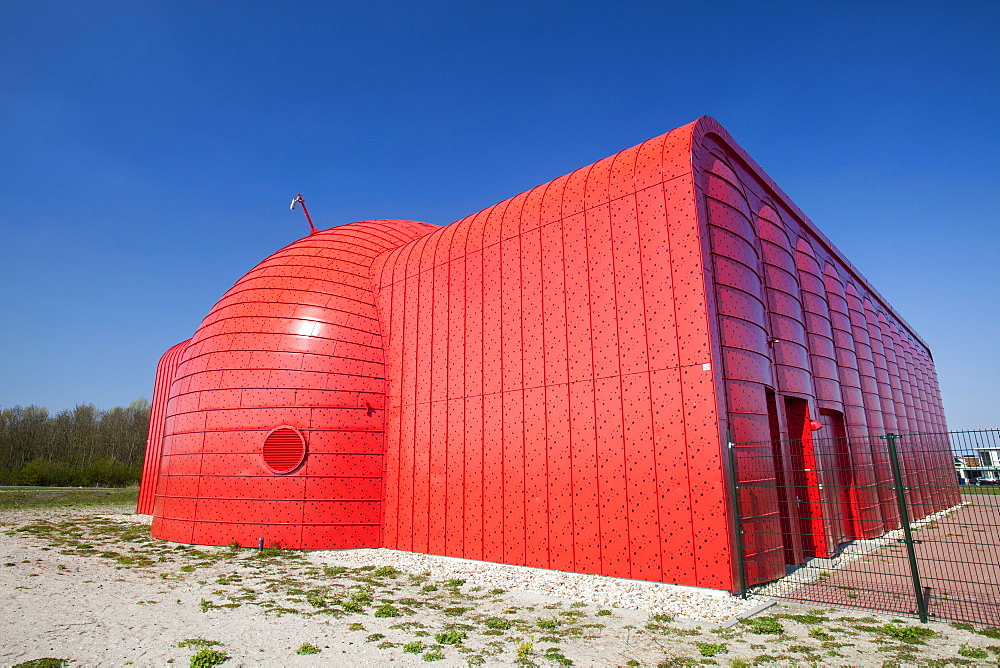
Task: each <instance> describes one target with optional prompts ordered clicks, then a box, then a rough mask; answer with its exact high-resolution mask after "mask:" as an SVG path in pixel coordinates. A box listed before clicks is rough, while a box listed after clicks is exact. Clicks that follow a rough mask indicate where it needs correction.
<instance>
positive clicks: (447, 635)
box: [434, 629, 469, 645]
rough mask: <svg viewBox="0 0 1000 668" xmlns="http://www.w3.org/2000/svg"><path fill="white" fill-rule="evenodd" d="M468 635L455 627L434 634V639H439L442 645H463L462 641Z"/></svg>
mask: <svg viewBox="0 0 1000 668" xmlns="http://www.w3.org/2000/svg"><path fill="white" fill-rule="evenodd" d="M468 637H469V636H468V635H466V634H465V632H463V631H456V630H454V629H452V630H451V631H444V632H442V633H435V634H434V640H437V641H438V642H439V643H440V644H442V645H461V644H462V641H463V640H465V639H466V638H468Z"/></svg>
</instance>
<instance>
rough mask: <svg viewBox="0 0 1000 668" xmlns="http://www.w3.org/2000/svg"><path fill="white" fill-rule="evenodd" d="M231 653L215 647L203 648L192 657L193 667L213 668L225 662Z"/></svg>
mask: <svg viewBox="0 0 1000 668" xmlns="http://www.w3.org/2000/svg"><path fill="white" fill-rule="evenodd" d="M228 658H229V655H228V654H226V653H225V652H220V651H218V650H214V649H203V650H201V651H200V652H198V653H197V654H195V655H194V656H192V657H191V668H211V667H212V666H218V665H219V664H221V663H225V661H226V659H228Z"/></svg>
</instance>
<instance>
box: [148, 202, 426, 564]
mask: <svg viewBox="0 0 1000 668" xmlns="http://www.w3.org/2000/svg"><path fill="white" fill-rule="evenodd" d="M435 229H438V228H437V227H435V226H432V225H427V224H425V223H415V222H410V221H366V222H361V223H351V224H349V225H343V226H341V227H336V228H333V229H330V230H326V231H324V232H319V233H316V234H313V235H311V236H308V237H306V238H304V239H300V240H298V241H296V242H294V243H292V244H290V245H288V246H286V247H285V248H283V249H281V250H280V251H278V252H277V253H275V254H273V255H271V256H270V257H269V258H267V259H266V260H264V261H263V262H261V263H260V264H259V265H257V266H256V267H254V268H253V269H252V270H251V271H250V272H248V273H247V274H246V275H245V276H244V277H243V278H241V279H240V280H239V281H237V283H236V285H235V286H233V288H232V289H230V290H229V291H228V292H227V293H226V294H225V295H224V296H223V297H222V299H221V300H220V301H219V302H218V303H217V304H216V305H215V307H214V308H213V309H212V311H211V312H210V313H209V314H208V316H207V317H206V318H205V319H204V321H202V324H201V326H200V327H199V329H198V331H197V332H196V333H195V335H194V337H193V338H192V339H191V340H190V342H188V343H187V345H186V347H184V349H183V354H182V356H181V357H180V359H179V363H178V364H177V367H176V371H175V372H174V373H172V374H170V376H171V377H172V378H171V380H172V382H171V384H170V389H169V399H168V400H167V402H166V407H165V411H164V415H163V422H162V430H163V439H162V457H161V458H160V469H159V470H160V475H159V479H158V480H157V483H156V484H157V487H156V495H155V501H154V504H153V515H154V520H153V528H152V533H153V535H154V536H156V537H159V538H166V539H168V540H175V541H179V542H189V543H199V544H214V545H228V544H230V543H233V542H237V543H239V544H241V545H247V546H250V545H253V546H255V545H257V544H258V541H259V540H260V539H263V540H264V542H265V544H266V545H268V546H271V545H278V546H281V547H290V548H318V547H324V548H337V547H376V546H379V545H380V544H381V537H380V536H381V533H380V524H381V497H382V476H383V461H382V460H383V450H384V420H385V413H386V399H385V391H386V383H385V369H384V357H383V348H382V339H381V326H380V324H379V321H378V316H377V313H376V311H375V306H374V298H373V295H372V289H371V276H370V270H371V264H372V262H373V260H374V259H375V257H376V256H378V255H379V254H380V253H383V252H385V251H387V250H390V249H392V248H396V247H398V246H400V245H402V244H405V243H407V242H409V241H410V240H411V239H414V238H416V237H419V236H422V235H425V234H427V233H428V232H431V231H433V230H435ZM282 425H286V426H288V427H292V428H294V430H285V431H279V432H275V433H276V434H277V435H278V436H280V435H281V434H284V433H285V432H288V433H290V434H296V431H295V430H297V431H298V433H300V434H301V436H302V438H304V443H301V442H299V441H298V440H297V439H298V436H296V438H295V439H285V440H281V439H280V438H279V439H278V441H280V442H277V441H275V442H273V443H269V444H268V446H267V447H268V448H272V450H268V449H266V447H265V439H266V438H267V437H268V434H270V433H271V432H272V430H274V429H275V428H276V427H279V426H282ZM151 433H152V426H151ZM274 438H275V437H274V436H273V435H272V441H274ZM274 448H276V449H274ZM305 451H307V452H308V454H305V455H303V453H304V452H305ZM303 456H304V461H302V462H301V464H299V461H300V460H301V459H302V457H303ZM267 458H271V459H268V460H267V461H265V460H266V459H267ZM268 461H269V462H270V464H271V467H272V468H269V467H268ZM275 471H279V472H280V473H278V474H276V473H275Z"/></svg>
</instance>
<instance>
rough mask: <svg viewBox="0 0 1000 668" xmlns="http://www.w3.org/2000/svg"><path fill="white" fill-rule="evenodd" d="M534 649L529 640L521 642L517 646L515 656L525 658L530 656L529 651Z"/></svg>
mask: <svg viewBox="0 0 1000 668" xmlns="http://www.w3.org/2000/svg"><path fill="white" fill-rule="evenodd" d="M534 649H535V646H534V645H533V644H531V643H530V642H523V643H521V644H520V645H518V646H517V658H519V659H527V658H528V657H529V656H531V652H532V651H533V650H534Z"/></svg>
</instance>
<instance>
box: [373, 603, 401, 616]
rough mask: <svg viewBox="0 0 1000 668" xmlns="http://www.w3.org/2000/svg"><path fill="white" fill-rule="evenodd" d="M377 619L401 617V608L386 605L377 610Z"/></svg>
mask: <svg viewBox="0 0 1000 668" xmlns="http://www.w3.org/2000/svg"><path fill="white" fill-rule="evenodd" d="M375 617H399V608H397V607H396V606H394V605H391V604H389V603H385V604H383V605H380V606H378V607H377V608H375Z"/></svg>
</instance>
